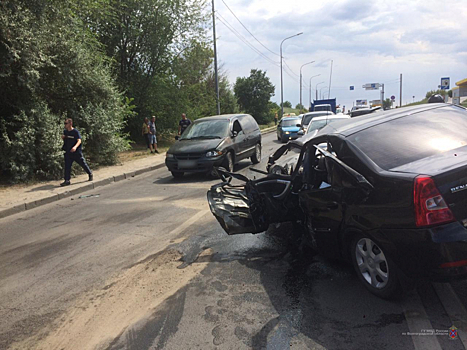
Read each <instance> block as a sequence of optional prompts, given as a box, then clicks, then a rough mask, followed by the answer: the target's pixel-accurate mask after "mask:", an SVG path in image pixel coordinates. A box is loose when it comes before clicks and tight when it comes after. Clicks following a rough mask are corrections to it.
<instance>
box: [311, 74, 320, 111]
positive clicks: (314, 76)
mask: <svg viewBox="0 0 467 350" xmlns="http://www.w3.org/2000/svg"><path fill="white" fill-rule="evenodd" d="M320 75H321V74H317V75H313V76H312V77H311V78H310V108H311V79H313V78H316V77H319V76H320Z"/></svg>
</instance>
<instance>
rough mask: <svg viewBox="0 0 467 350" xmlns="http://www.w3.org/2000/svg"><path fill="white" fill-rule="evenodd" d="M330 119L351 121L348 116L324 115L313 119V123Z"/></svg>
mask: <svg viewBox="0 0 467 350" xmlns="http://www.w3.org/2000/svg"><path fill="white" fill-rule="evenodd" d="M329 119H350V116H348V115H347V116H346V115H345V114H343V115H335V114H330V115H323V116H320V117H316V118H313V119H312V120H311V122H312V123H313V122H317V121H320V120H329Z"/></svg>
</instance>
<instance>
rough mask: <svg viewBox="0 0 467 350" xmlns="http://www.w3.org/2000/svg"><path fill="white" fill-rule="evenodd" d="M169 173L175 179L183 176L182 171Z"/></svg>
mask: <svg viewBox="0 0 467 350" xmlns="http://www.w3.org/2000/svg"><path fill="white" fill-rule="evenodd" d="M171 173H172V176H173V177H174V178H176V179H179V178H181V177H182V176H183V174H184V173H183V171H172V172H171Z"/></svg>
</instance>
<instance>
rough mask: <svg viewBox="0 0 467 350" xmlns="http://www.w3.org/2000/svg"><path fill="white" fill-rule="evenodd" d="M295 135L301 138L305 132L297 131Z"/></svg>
mask: <svg viewBox="0 0 467 350" xmlns="http://www.w3.org/2000/svg"><path fill="white" fill-rule="evenodd" d="M297 135H300V136H303V135H305V132H304V131H303V130H299V131H298V132H297Z"/></svg>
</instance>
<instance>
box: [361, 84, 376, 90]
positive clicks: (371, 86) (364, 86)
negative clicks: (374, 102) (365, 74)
mask: <svg viewBox="0 0 467 350" xmlns="http://www.w3.org/2000/svg"><path fill="white" fill-rule="evenodd" d="M380 87H381V84H380V83H368V84H365V85H363V86H362V88H364V89H365V90H378V89H379V88H380Z"/></svg>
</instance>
